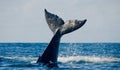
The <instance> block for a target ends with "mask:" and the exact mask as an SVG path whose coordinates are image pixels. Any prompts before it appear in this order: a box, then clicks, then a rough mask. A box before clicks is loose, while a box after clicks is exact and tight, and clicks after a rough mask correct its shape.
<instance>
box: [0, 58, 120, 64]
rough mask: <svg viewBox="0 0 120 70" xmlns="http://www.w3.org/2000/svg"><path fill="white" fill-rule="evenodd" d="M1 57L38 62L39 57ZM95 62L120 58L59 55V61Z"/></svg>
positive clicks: (113, 60)
mask: <svg viewBox="0 0 120 70" xmlns="http://www.w3.org/2000/svg"><path fill="white" fill-rule="evenodd" d="M0 58H4V59H11V60H20V61H24V62H30V63H36V61H37V59H38V57H19V56H14V57H5V56H0ZM80 61H84V62H93V63H104V62H120V58H115V57H98V56H67V57H58V62H62V63H67V62H80Z"/></svg>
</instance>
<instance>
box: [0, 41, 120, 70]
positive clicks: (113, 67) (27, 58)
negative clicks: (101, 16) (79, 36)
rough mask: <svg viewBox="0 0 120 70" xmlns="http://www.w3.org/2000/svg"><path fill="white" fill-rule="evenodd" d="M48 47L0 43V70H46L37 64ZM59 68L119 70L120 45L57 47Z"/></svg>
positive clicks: (63, 44)
mask: <svg viewBox="0 0 120 70" xmlns="http://www.w3.org/2000/svg"><path fill="white" fill-rule="evenodd" d="M47 45H48V43H0V70H47V69H49V68H48V67H47V66H45V65H42V64H37V63H36V61H37V59H38V57H39V55H41V54H42V53H43V52H44V50H45V48H46V47H47ZM58 66H59V67H58V68H51V70H120V43H60V46H59V57H58Z"/></svg>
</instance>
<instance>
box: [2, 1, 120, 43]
mask: <svg viewBox="0 0 120 70" xmlns="http://www.w3.org/2000/svg"><path fill="white" fill-rule="evenodd" d="M45 8H46V9H47V10H48V11H49V12H51V13H54V14H57V15H58V16H60V17H61V18H62V19H63V20H64V21H66V20H71V19H72V20H74V19H78V20H83V19H87V22H86V24H85V25H84V26H83V27H81V28H80V29H78V30H76V31H74V32H72V33H70V34H66V35H64V36H63V37H62V39H61V41H62V42H79V43H81V42H118V43H119V42H120V0H0V42H49V41H50V40H51V38H52V37H53V33H52V31H51V30H50V29H49V27H48V25H47V23H46V20H45V15H44V9H45Z"/></svg>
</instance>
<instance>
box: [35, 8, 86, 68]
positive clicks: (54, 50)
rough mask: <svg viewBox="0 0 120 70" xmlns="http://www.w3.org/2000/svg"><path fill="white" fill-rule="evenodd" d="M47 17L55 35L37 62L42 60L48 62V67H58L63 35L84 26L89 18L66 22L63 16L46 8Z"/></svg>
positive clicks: (44, 62)
mask: <svg viewBox="0 0 120 70" xmlns="http://www.w3.org/2000/svg"><path fill="white" fill-rule="evenodd" d="M45 18H46V21H47V24H48V26H49V28H50V29H51V31H52V32H53V33H54V36H53V38H52V40H51V41H50V43H49V45H48V46H47V48H46V49H45V51H44V52H43V54H42V56H39V58H38V60H37V63H39V62H41V63H43V64H45V65H46V64H47V65H48V67H58V66H57V58H58V51H59V43H60V39H61V37H62V36H63V35H64V34H67V33H70V32H72V31H75V30H77V29H78V28H80V27H82V26H83V25H84V24H85V22H86V21H87V20H86V19H85V20H68V21H66V22H64V21H63V20H62V18H60V17H58V16H57V15H55V14H52V13H50V12H48V11H47V10H46V9H45Z"/></svg>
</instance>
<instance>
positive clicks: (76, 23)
mask: <svg viewBox="0 0 120 70" xmlns="http://www.w3.org/2000/svg"><path fill="white" fill-rule="evenodd" d="M45 18H46V21H47V24H48V26H49V28H50V29H51V31H52V32H53V33H54V34H55V33H56V31H57V30H58V29H60V32H61V34H62V35H63V34H67V33H70V32H73V31H75V30H77V29H78V28H80V27H82V26H83V25H84V24H85V22H86V21H87V20H86V19H84V20H68V21H66V22H64V20H63V19H62V18H60V17H59V16H57V15H55V14H52V13H50V12H48V11H47V10H46V9H45Z"/></svg>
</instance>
